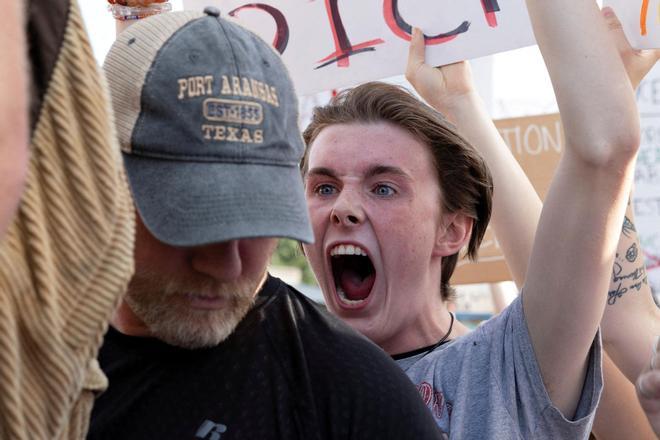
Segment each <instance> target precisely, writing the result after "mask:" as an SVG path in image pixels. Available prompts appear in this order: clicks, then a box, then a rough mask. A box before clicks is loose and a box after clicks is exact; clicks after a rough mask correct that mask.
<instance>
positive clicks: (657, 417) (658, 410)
mask: <svg viewBox="0 0 660 440" xmlns="http://www.w3.org/2000/svg"><path fill="white" fill-rule="evenodd" d="M659 350H660V337H659V338H658V339H657V340H656V342H655V347H654V348H653V355H652V357H651V362H650V365H649V368H648V369H647V370H646V371H645V372H644V373H642V374H641V375H640V376H639V379H638V380H637V396H638V397H639V403H641V405H642V408H643V409H644V411H645V412H646V417H648V419H649V422H651V426H652V427H653V430H654V431H655V433H656V434H657V435H659V436H660V357H658V351H659Z"/></svg>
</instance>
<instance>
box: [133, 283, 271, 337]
mask: <svg viewBox="0 0 660 440" xmlns="http://www.w3.org/2000/svg"><path fill="white" fill-rule="evenodd" d="M264 275H265V273H264ZM263 280H264V277H263V276H262V277H259V278H256V279H254V280H251V279H245V280H239V281H235V282H230V283H222V284H219V283H216V282H214V281H211V280H204V281H200V280H194V279H178V280H174V279H164V278H163V276H162V275H161V276H157V275H155V274H152V273H141V274H138V273H136V274H135V276H134V277H133V279H132V280H131V283H130V285H129V288H128V292H127V294H126V296H125V300H126V303H127V304H128V306H129V307H130V308H131V310H132V311H133V313H135V315H136V316H137V317H138V318H140V319H141V320H142V321H143V322H144V323H145V324H146V326H147V327H148V328H149V331H150V333H151V335H152V336H154V337H156V338H158V339H160V340H162V341H164V342H166V343H168V344H170V345H175V346H178V347H183V348H189V349H193V348H202V347H212V346H215V345H218V344H219V343H220V342H222V341H224V340H225V339H227V337H228V336H229V335H231V334H232V333H233V332H234V330H235V329H236V326H237V325H238V323H239V322H241V320H242V319H243V318H244V317H245V315H246V314H247V312H248V310H250V308H251V307H252V305H253V304H254V299H255V293H256V290H257V288H258V287H259V286H260V285H261V282H262V281H263ZM190 294H194V295H200V296H207V297H221V298H224V299H225V303H224V304H223V306H222V307H221V308H219V309H213V310H202V309H195V308H192V307H191V306H190V299H189V298H188V297H187V296H188V295H190Z"/></svg>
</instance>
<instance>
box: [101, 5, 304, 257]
mask: <svg viewBox="0 0 660 440" xmlns="http://www.w3.org/2000/svg"><path fill="white" fill-rule="evenodd" d="M103 68H104V70H105V72H106V76H107V78H108V82H109V88H110V95H111V97H112V103H113V109H114V115H115V125H116V128H117V134H118V137H119V140H120V144H121V148H122V152H123V156H124V163H125V166H126V172H127V174H128V180H129V183H130V186H131V190H132V193H133V197H134V199H135V204H136V206H137V209H138V212H139V214H140V216H141V218H142V221H143V222H144V224H145V225H146V227H147V228H148V229H149V230H150V231H151V233H152V234H153V235H154V236H155V237H156V238H158V239H159V240H161V241H163V242H165V243H168V244H171V245H176V246H197V245H203V244H208V243H215V242H221V241H227V240H234V239H239V238H252V237H289V238H293V239H297V240H301V241H305V242H311V241H313V233H312V230H311V227H310V224H309V219H308V214H307V207H306V204H305V197H304V191H303V184H302V178H301V175H300V171H299V168H298V163H299V161H300V158H301V156H302V154H303V150H304V146H303V141H302V137H301V135H300V130H299V127H298V102H297V98H296V95H295V92H294V88H293V84H292V82H291V79H290V77H289V74H288V72H287V70H286V68H285V67H284V64H283V63H282V60H281V59H280V57H279V55H278V54H277V53H276V52H275V51H274V50H273V49H272V48H271V47H270V46H269V45H268V44H267V43H266V42H264V41H263V40H262V39H261V38H259V37H258V36H256V35H255V34H253V33H252V32H250V31H248V30H246V29H245V28H243V27H242V26H240V25H238V24H236V23H232V22H229V21H227V20H225V19H223V18H221V17H220V13H219V11H218V10H217V9H215V8H207V9H205V11H204V13H202V12H193V11H183V12H171V13H167V14H161V15H156V16H153V17H149V18H147V19H144V20H140V22H138V23H136V24H135V25H133V26H131V27H129V28H128V29H127V30H125V31H124V32H122V33H121V34H120V35H119V38H118V39H117V41H116V42H115V43H114V45H113V46H112V48H111V49H110V52H109V53H108V56H107V58H106V60H105V63H104V66H103Z"/></svg>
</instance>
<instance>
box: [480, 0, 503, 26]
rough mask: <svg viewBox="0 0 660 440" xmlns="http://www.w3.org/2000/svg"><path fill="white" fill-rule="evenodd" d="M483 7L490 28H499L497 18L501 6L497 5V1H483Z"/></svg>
mask: <svg viewBox="0 0 660 440" xmlns="http://www.w3.org/2000/svg"><path fill="white" fill-rule="evenodd" d="M481 6H483V8H484V14H485V15H486V23H488V26H490V27H497V16H496V15H495V13H496V12H499V10H500V5H499V4H498V3H497V0H481Z"/></svg>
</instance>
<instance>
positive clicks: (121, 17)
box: [108, 1, 172, 21]
mask: <svg viewBox="0 0 660 440" xmlns="http://www.w3.org/2000/svg"><path fill="white" fill-rule="evenodd" d="M108 10H109V11H110V12H111V13H112V16H113V17H114V19H115V20H117V21H131V20H140V19H143V18H146V17H150V16H152V15H156V14H161V13H163V12H169V11H171V10H172V5H171V3H170V2H168V1H166V2H160V3H152V4H150V5H147V6H128V5H121V4H119V3H110V4H108Z"/></svg>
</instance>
